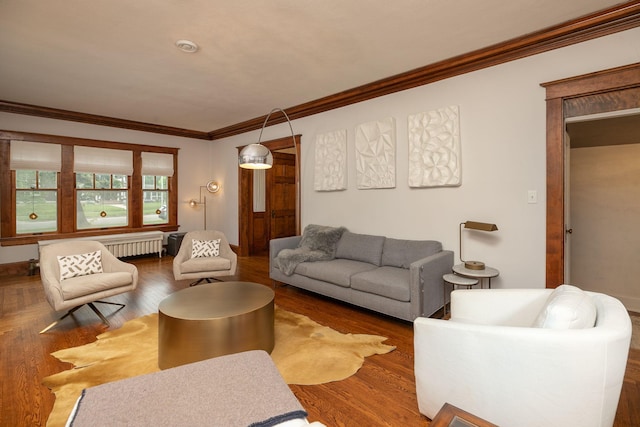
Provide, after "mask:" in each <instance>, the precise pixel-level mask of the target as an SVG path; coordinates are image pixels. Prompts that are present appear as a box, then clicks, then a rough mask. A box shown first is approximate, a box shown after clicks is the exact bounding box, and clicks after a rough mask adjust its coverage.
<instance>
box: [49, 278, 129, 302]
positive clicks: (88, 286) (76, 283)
mask: <svg viewBox="0 0 640 427" xmlns="http://www.w3.org/2000/svg"><path fill="white" fill-rule="evenodd" d="M132 282H133V276H132V275H131V273H129V272H126V271H116V272H113V273H98V274H91V275H87V276H77V277H72V278H71V279H66V280H63V281H62V282H60V287H61V288H62V297H63V298H64V300H65V301H68V300H70V299H74V298H80V297H83V296H85V295H90V294H95V293H96V292H100V291H105V290H107V289H113V288H117V287H120V286H126V285H130V284H131V283H132Z"/></svg>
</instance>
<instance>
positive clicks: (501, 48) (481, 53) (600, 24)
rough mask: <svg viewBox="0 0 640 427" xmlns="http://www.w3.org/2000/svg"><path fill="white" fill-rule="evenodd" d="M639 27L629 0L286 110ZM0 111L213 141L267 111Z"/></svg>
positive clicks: (5, 105) (639, 8)
mask: <svg viewBox="0 0 640 427" xmlns="http://www.w3.org/2000/svg"><path fill="white" fill-rule="evenodd" d="M638 26H640V0H634V1H629V2H626V3H622V4H619V5H616V6H614V7H611V8H609V9H605V10H602V11H599V12H596V13H593V14H590V15H587V16H583V17H581V18H578V19H574V20H571V21H567V22H564V23H562V24H559V25H556V26H553V27H549V28H546V29H544V30H541V31H537V32H534V33H531V34H527V35H525V36H522V37H518V38H515V39H512V40H509V41H506V42H503V43H498V44H495V45H493V46H489V47H487V48H484V49H479V50H476V51H473V52H470V53H467V54H463V55H459V56H455V57H453V58H449V59H446V60H444V61H440V62H436V63H434V64H431V65H427V66H425V67H421V68H417V69H415V70H411V71H407V72H405V73H402V74H398V75H395V76H391V77H388V78H385V79H382V80H378V81H375V82H372V83H369V84H365V85H363V86H359V87H356V88H353V89H350V90H346V91H344V92H340V93H336V94H333V95H330V96H326V97H324V98H320V99H316V100H313V101H310V102H307V103H304V104H300V105H297V106H293V107H289V108H286V111H287V114H288V115H289V118H290V119H291V120H295V119H300V118H303V117H307V116H311V115H314V114H318V113H322V112H325V111H329V110H332V109H335V108H340V107H344V106H347V105H351V104H355V103H358V102H362V101H366V100H369V99H373V98H376V97H379V96H384V95H389V94H392V93H395V92H399V91H403V90H406V89H411V88H414V87H417V86H422V85H426V84H429V83H433V82H436V81H439V80H444V79H447V78H450V77H454V76H458V75H461V74H465V73H469V72H472V71H477V70H481V69H483V68H488V67H492V66H495V65H499V64H503V63H506V62H509V61H513V60H516V59H521V58H525V57H527V56H531V55H536V54H539V53H543V52H547V51H550V50H553V49H558V48H561V47H565V46H570V45H572V44H576V43H581V42H584V41H587V40H591V39H595V38H598V37H602V36H606V35H609V34H614V33H617V32H620V31H624V30H628V29H631V28H635V27H638ZM0 111H6V112H10V113H17V114H26V115H33V116H40V117H48V118H54V119H60V120H70V121H77V122H82V123H90V124H96V125H103V126H113V127H119V128H124V129H133V130H141V131H144V132H152V133H160V134H167V135H175V136H182V137H186V138H194V139H209V140H216V139H221V138H226V137H229V136H233V135H238V134H242V133H245V132H248V131H252V130H256V129H260V127H261V126H262V124H263V122H264V120H265V118H266V115H264V116H262V117H256V118H254V119H250V120H247V121H244V122H241V123H237V124H234V125H231V126H227V127H224V128H220V129H217V130H212V131H211V132H208V133H207V132H200V131H195V130H189V129H179V128H173V127H168V126H161V125H154V124H149V123H142V122H135V121H131V120H124V119H117V118H112V117H104V116H98V115H92V114H85V113H79V112H74V111H66V110H58V109H55V108H47V107H40V106H36V105H27V104H20V103H15V102H11V101H8V100H5V101H0ZM284 120H285V118H284V116H282V117H276V118H274V119H273V120H271V121H270V122H269V125H274V124H278V123H283V122H284Z"/></svg>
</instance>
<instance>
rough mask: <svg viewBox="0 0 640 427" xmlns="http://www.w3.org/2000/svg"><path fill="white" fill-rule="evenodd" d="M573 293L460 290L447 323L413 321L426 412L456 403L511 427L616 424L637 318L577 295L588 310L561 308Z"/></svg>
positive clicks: (599, 297)
mask: <svg viewBox="0 0 640 427" xmlns="http://www.w3.org/2000/svg"><path fill="white" fill-rule="evenodd" d="M576 289H577V288H574V287H570V286H567V285H563V286H561V287H559V288H558V289H557V290H553V289H480V290H457V291H454V292H452V294H451V320H448V321H447V320H441V319H431V318H418V319H416V320H415V322H414V331H415V335H414V347H415V377H416V391H417V397H418V407H419V410H420V413H422V414H424V415H426V416H427V417H429V418H431V419H432V418H433V417H434V416H435V415H436V413H437V412H438V410H439V409H440V408H441V407H442V406H443V405H444V404H445V403H450V404H452V405H454V406H457V407H459V408H461V409H463V410H465V411H467V412H471V413H472V414H474V415H477V416H479V417H481V418H484V419H486V420H488V421H490V422H492V423H494V424H497V425H500V426H505V427H510V426H518V427H528V426H530V427H534V426H545V427H551V426H558V427H566V426H581V427H588V426H594V427H595V426H598V427H600V426H608V427H610V426H612V425H613V421H614V418H615V414H616V409H617V406H618V400H619V398H620V391H621V388H622V382H623V379H624V373H625V369H626V362H627V356H628V352H629V344H630V339H631V321H630V318H629V314H628V313H627V311H626V309H625V308H624V306H623V305H622V303H620V301H618V300H617V299H615V298H612V297H610V296H607V295H604V294H600V293H592V292H583V291H581V290H579V289H577V292H580V293H582V294H583V296H587V297H586V299H584V300H583V301H586V302H588V304H589V305H591V308H590V310H591V312H590V313H589V310H586V311H584V312H580V310H581V308H580V309H576V307H577V305H575V304H574V303H575V301H573V302H572V301H568V302H569V306H570V307H569V309H568V310H567V309H566V307H565V308H562V309H561V310H558V308H557V307H558V301H562V298H560V299H558V298H557V297H558V296H564V297H566V294H563V292H565V291H567V290H568V291H569V292H570V293H574V294H575V293H576ZM568 299H569V300H570V299H571V298H568ZM564 302H567V301H566V300H565V301H564ZM571 304H574V305H573V306H571ZM585 312H586V313H588V314H587V316H586V317H588V316H592V317H591V319H590V320H588V321H587V323H591V324H592V325H593V326H589V325H586V324H584V323H583V324H579V323H580V322H581V320H580V319H581V318H584V313H585ZM554 313H556V314H554ZM558 313H559V315H558ZM554 316H556V319H555V320H554ZM554 322H555V323H554ZM565 327H576V328H577V329H564V328H565ZM557 328H562V329H557Z"/></svg>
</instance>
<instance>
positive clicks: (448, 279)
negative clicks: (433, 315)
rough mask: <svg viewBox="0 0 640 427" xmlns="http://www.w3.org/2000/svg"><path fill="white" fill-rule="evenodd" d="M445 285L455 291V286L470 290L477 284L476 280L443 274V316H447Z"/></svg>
mask: <svg viewBox="0 0 640 427" xmlns="http://www.w3.org/2000/svg"><path fill="white" fill-rule="evenodd" d="M447 284H449V285H451V287H452V290H453V289H456V286H464V287H466V288H467V289H471V288H472V287H474V286H475V285H477V284H478V279H472V278H470V277H464V276H460V275H458V274H453V273H450V274H445V275H444V276H442V286H443V289H444V293H443V299H444V305H443V307H442V308H443V311H444V315H443V316H446V315H447Z"/></svg>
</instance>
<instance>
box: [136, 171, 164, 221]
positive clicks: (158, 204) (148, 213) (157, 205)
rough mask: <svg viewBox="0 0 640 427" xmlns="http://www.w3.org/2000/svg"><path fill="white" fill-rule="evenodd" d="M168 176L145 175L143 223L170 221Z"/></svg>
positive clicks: (143, 182)
mask: <svg viewBox="0 0 640 427" xmlns="http://www.w3.org/2000/svg"><path fill="white" fill-rule="evenodd" d="M167 184H168V177H166V176H154V175H143V176H142V195H143V196H142V200H143V209H142V211H143V217H142V223H143V224H145V225H146V224H166V223H167V222H168V221H169V187H168V185H167Z"/></svg>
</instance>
